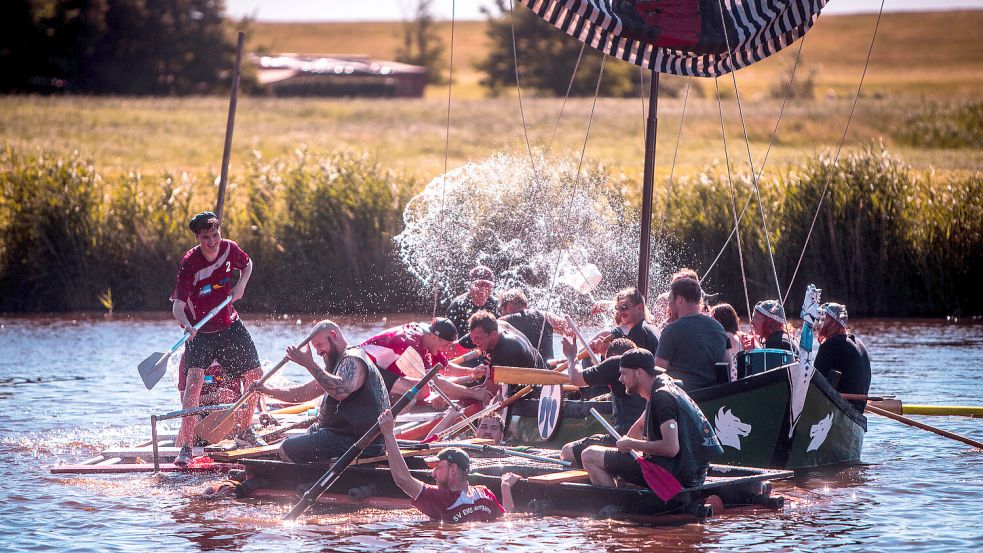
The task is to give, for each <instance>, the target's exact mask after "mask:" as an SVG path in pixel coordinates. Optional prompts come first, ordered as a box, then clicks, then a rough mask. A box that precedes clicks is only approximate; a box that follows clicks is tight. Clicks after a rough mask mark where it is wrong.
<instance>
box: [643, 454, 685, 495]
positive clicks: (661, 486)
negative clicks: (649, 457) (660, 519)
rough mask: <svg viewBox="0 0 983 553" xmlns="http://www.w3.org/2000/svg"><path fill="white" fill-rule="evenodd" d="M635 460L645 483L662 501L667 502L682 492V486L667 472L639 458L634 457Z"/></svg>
mask: <svg viewBox="0 0 983 553" xmlns="http://www.w3.org/2000/svg"><path fill="white" fill-rule="evenodd" d="M635 460H636V461H638V466H639V467H641V469H642V476H643V477H644V478H645V483H646V484H648V486H649V488H650V489H651V490H652V491H653V492H655V495H657V496H659V499H661V500H662V501H669V500H670V499H672V498H674V497H676V494H678V493H679V492H681V491H683V485H682V484H680V483H679V480H676V477H675V476H673V475H672V473H671V472H669V471H668V470H666V469H664V468H662V467H661V466H659V465H657V464H655V463H653V462H651V461H646V460H645V458H644V457H641V456H639V457H636V458H635Z"/></svg>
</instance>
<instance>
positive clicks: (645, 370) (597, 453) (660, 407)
mask: <svg viewBox="0 0 983 553" xmlns="http://www.w3.org/2000/svg"><path fill="white" fill-rule="evenodd" d="M620 370H621V382H622V384H624V385H625V391H627V392H628V393H629V394H631V393H637V394H640V395H641V396H642V397H644V398H645V399H646V400H647V403H646V405H645V413H644V414H643V415H642V416H641V417H640V418H639V419H638V420H637V421H635V424H633V425H632V427H631V430H629V431H628V432H627V434H625V435H624V436H622V437H621V439H620V440H618V441H617V443H616V447H614V448H612V447H604V446H590V447H588V448H587V449H585V450H584V452H583V454H582V455H581V458H582V459H583V465H584V468H585V469H586V470H587V472H588V474H589V475H590V480H591V483H592V484H594V485H595V486H614V483H615V482H614V477H615V476H618V477H620V478H621V479H622V480H624V481H625V482H629V483H632V484H636V485H638V486H646V487H647V485H646V483H645V478H644V476H643V475H642V469H641V467H640V466H639V465H638V463H637V462H635V460H634V459H633V458H632V456H631V455H630V454H629V453H628V452H629V451H630V450H635V451H639V452H641V453H642V454H643V455H644V456H645V459H646V460H647V461H649V462H652V463H657V464H659V465H661V466H662V467H663V468H665V469H666V470H668V471H669V472H670V473H672V475H673V476H675V477H676V479H677V480H679V482H680V484H682V485H683V487H690V486H698V485H700V484H702V483H703V481H704V480H705V479H706V474H707V469H708V468H709V466H710V460H711V459H712V458H713V457H715V456H717V455H721V454H722V453H723V448H722V447H721V446H720V440H719V439H717V436H716V434H714V432H713V427H711V426H710V423H709V422H708V421H707V419H706V417H704V416H703V413H702V412H701V411H700V408H699V407H698V406H697V405H696V403H694V402H693V400H692V399H690V397H689V396H688V395H686V392H684V391H683V390H682V389H681V388H679V387H678V386H676V385H675V384H673V382H672V379H671V378H669V377H668V376H666V375H665V370H664V369H661V368H659V367H657V366H656V365H655V357H654V356H653V355H652V354H651V353H650V352H648V351H647V350H643V349H633V350H629V351H627V352H625V353H624V354H623V355H622V356H621V369H620Z"/></svg>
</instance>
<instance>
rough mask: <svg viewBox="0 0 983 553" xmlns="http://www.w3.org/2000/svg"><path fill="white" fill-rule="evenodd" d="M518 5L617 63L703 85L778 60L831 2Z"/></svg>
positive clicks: (626, 0) (655, 0) (640, 0)
mask: <svg viewBox="0 0 983 553" xmlns="http://www.w3.org/2000/svg"><path fill="white" fill-rule="evenodd" d="M518 1H519V2H520V3H522V4H525V5H526V6H528V7H529V9H531V10H532V11H533V12H534V13H535V14H536V15H538V16H539V17H541V18H543V19H544V20H546V21H547V22H549V23H550V24H551V25H553V26H554V27H556V28H557V29H560V30H561V31H563V32H565V33H567V34H568V35H570V36H572V37H574V38H576V39H577V40H579V41H581V42H583V43H585V44H587V45H588V46H590V47H592V48H595V49H597V50H600V51H601V52H604V53H605V54H607V55H609V56H612V57H615V58H618V59H621V60H624V61H627V62H630V63H634V64H635V65H639V66H642V67H645V68H648V69H652V70H655V71H659V72H661V73H671V74H674V75H691V76H695V77H715V76H719V75H724V74H727V73H729V72H731V71H735V70H737V69H741V68H742V67H747V66H748V65H751V64H753V63H756V62H758V61H761V60H763V59H765V58H767V57H768V56H770V55H772V54H774V53H775V52H778V51H779V50H781V49H782V48H784V47H786V46H788V45H789V44H792V43H793V42H795V41H796V40H798V39H799V38H801V37H802V36H803V35H805V33H806V31H808V30H809V29H810V28H811V27H812V25H813V23H815V21H816V19H817V18H818V17H819V12H820V10H821V9H822V8H823V7H824V6H825V5H826V2H827V0H812V1H809V0H784V1H783V0H518ZM721 13H722V15H721ZM725 33H726V34H725Z"/></svg>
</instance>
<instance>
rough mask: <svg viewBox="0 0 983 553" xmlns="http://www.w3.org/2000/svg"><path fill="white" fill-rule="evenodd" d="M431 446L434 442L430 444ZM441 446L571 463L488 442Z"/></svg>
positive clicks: (561, 463) (568, 464) (562, 463)
mask: <svg viewBox="0 0 983 553" xmlns="http://www.w3.org/2000/svg"><path fill="white" fill-rule="evenodd" d="M430 445H431V446H433V445H434V444H430ZM441 446H442V447H459V448H461V449H473V450H476V451H489V452H492V453H499V454H501V455H515V456H516V457H524V458H526V459H533V460H535V461H542V462H544V463H555V464H557V465H560V466H564V467H569V466H570V465H572V463H571V462H570V461H564V460H562V459H556V458H554V457H547V456H545V455H536V454H534V453H526V452H525V451H521V450H518V449H516V448H512V447H500V446H496V445H490V444H477V443H474V442H448V443H445V444H441Z"/></svg>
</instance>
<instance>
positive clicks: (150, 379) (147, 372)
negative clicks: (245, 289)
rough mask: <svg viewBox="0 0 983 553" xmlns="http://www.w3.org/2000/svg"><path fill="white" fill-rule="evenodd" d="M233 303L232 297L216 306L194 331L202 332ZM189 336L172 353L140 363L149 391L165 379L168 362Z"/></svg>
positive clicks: (153, 355)
mask: <svg viewBox="0 0 983 553" xmlns="http://www.w3.org/2000/svg"><path fill="white" fill-rule="evenodd" d="M231 301H232V296H229V297H227V298H225V299H224V300H222V303H220V304H218V305H216V306H215V309H212V310H211V311H209V312H208V314H207V315H205V316H204V317H202V318H201V320H200V321H198V323H197V324H195V326H194V329H195V330H196V331H197V330H201V327H203V326H205V323H207V322H208V321H210V320H212V317H214V316H215V315H216V314H217V313H218V312H219V311H221V310H222V308H223V307H225V306H226V305H229V302H231ZM188 336H189V334H188V333H187V332H185V333H184V335H182V336H181V339H180V340H178V341H177V343H176V344H174V345H173V346H171V349H170V351H168V352H167V353H162V352H159V351H156V352H154V353H151V354H150V355H149V356H148V357H147V358H146V359H144V360H143V362H141V363H140V366H138V367H137V371H138V372H139V373H140V378H142V379H143V384H144V385H145V386H146V387H147V389H148V390H150V389H153V387H154V386H156V385H157V383H158V382H160V379H161V378H163V377H164V373H166V372H167V360H168V359H170V358H171V355H172V354H173V353H174V352H175V351H177V348H179V347H181V344H183V343H184V342H185V340H187V339H188Z"/></svg>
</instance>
